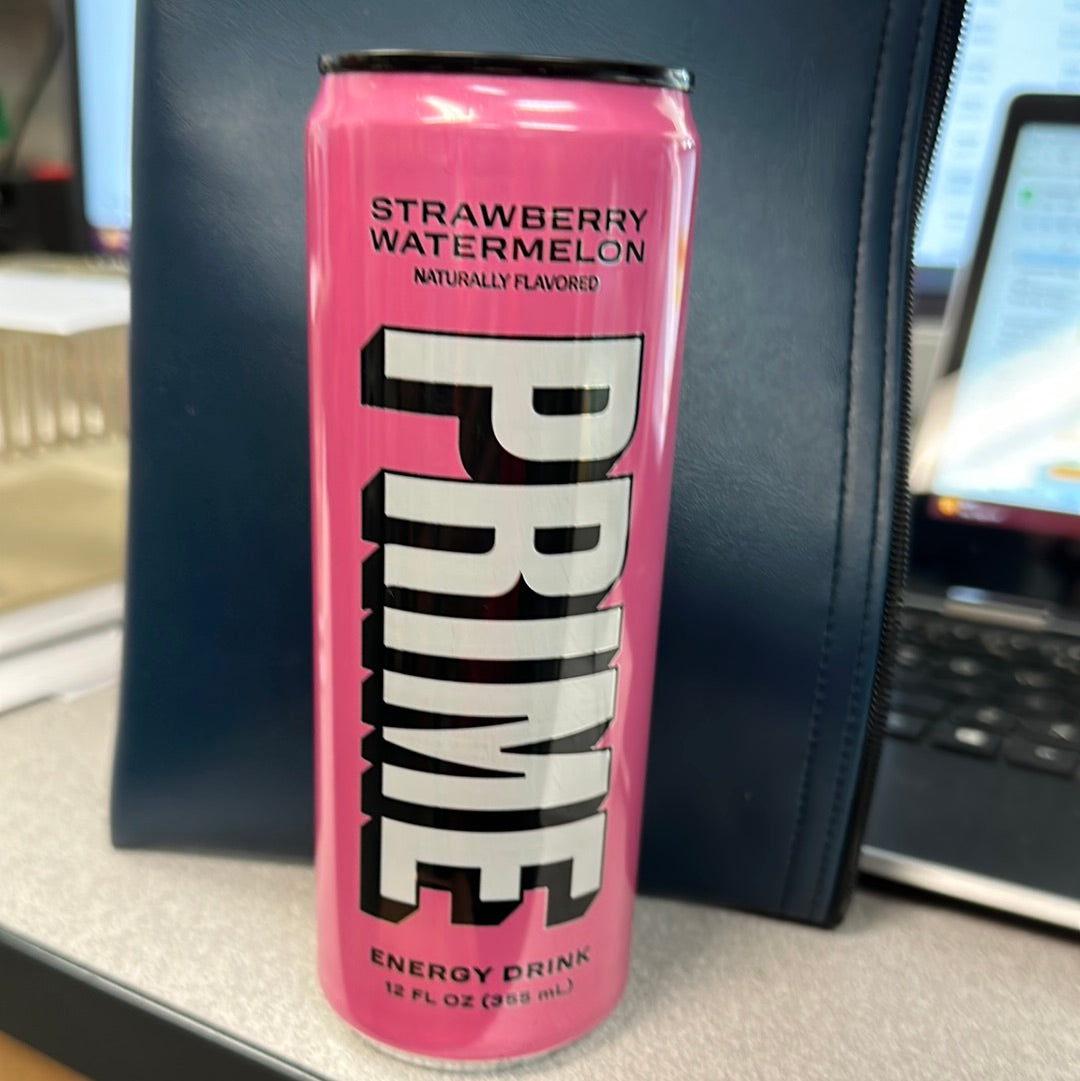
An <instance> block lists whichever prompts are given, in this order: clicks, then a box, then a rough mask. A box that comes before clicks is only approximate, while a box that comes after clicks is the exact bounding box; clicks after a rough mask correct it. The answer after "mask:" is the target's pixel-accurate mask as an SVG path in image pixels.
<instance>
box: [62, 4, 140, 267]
mask: <svg viewBox="0 0 1080 1081" xmlns="http://www.w3.org/2000/svg"><path fill="white" fill-rule="evenodd" d="M74 10H75V48H76V68H77V72H78V101H79V131H80V137H81V148H80V149H81V159H82V162H81V164H82V187H83V207H84V213H85V216H86V221H87V224H88V225H89V226H90V229H91V231H92V238H93V241H94V243H95V246H96V247H98V248H99V249H101V250H104V251H126V250H127V246H128V237H129V233H130V230H131V108H132V79H133V70H134V59H135V0H76V2H75V5H74Z"/></svg>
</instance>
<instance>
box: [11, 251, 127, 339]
mask: <svg viewBox="0 0 1080 1081" xmlns="http://www.w3.org/2000/svg"><path fill="white" fill-rule="evenodd" d="M130 319H131V287H130V285H129V283H128V281H127V279H126V278H122V277H119V276H116V277H114V276H112V275H104V274H102V275H98V274H74V273H57V272H53V271H46V270H20V269H15V268H7V267H4V268H0V329H2V330H22V331H27V332H30V333H36V334H59V335H68V334H78V333H80V332H82V331H85V330H99V329H101V328H103V327H116V326H126V325H127V323H128V322H129V321H130Z"/></svg>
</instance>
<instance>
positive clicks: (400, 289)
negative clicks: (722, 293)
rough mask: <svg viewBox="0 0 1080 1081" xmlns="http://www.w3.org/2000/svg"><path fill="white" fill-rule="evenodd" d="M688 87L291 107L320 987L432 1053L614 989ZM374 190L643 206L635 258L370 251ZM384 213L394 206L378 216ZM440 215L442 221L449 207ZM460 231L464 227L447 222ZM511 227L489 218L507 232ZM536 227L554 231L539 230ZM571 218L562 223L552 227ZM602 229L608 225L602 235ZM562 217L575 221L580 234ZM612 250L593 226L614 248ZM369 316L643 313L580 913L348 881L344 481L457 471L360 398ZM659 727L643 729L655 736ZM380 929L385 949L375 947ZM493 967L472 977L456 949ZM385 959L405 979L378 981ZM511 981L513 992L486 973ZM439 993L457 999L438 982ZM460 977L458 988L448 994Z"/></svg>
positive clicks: (352, 745) (437, 78)
mask: <svg viewBox="0 0 1080 1081" xmlns="http://www.w3.org/2000/svg"><path fill="white" fill-rule="evenodd" d="M695 143H696V135H695V132H694V128H693V124H692V121H691V119H690V115H689V109H688V101H687V97H686V95H684V94H682V93H679V92H676V91H668V90H659V89H652V88H647V87H640V86H617V85H611V84H600V83H586V82H577V81H560V80H549V79H535V78H525V77H498V78H496V77H490V76H479V75H477V76H471V75H470V76H466V75H444V74H429V75H424V74H421V75H415V74H366V73H350V74H335V75H331V76H328V77H326V78H324V79H323V84H322V89H321V91H320V94H319V97H318V100H317V101H316V104H315V106H314V109H313V111H312V113H311V116H310V119H309V124H308V147H307V182H308V251H309V320H310V370H311V447H312V490H313V513H314V582H315V634H316V680H317V733H316V760H317V773H316V780H317V808H316V826H317V833H316V866H317V880H318V881H317V889H318V923H319V927H318V937H319V947H318V949H319V972H320V978H321V981H322V985H323V988H324V990H325V992H326V995H327V997H328V998H329V1000H330V1002H331V1004H332V1005H333V1006H334V1008H335V1009H336V1010H337V1011H338V1012H339V1013H340V1014H341V1015H342V1016H343V1017H344V1018H345V1019H346V1020H348V1021H349V1022H350V1023H351V1024H353V1025H355V1026H356V1027H357V1028H358V1029H360V1030H361V1031H362V1032H364V1033H366V1034H367V1035H369V1036H370V1037H372V1038H373V1039H375V1040H377V1041H380V1042H382V1043H385V1044H389V1045H392V1046H393V1047H396V1048H400V1049H402V1050H404V1051H406V1052H409V1053H412V1054H416V1055H423V1056H431V1057H437V1058H446V1059H466V1060H500V1059H506V1058H512V1057H516V1056H522V1055H529V1054H534V1053H537V1052H541V1051H544V1050H546V1049H550V1048H553V1047H555V1046H558V1045H560V1044H563V1043H566V1042H568V1041H570V1040H572V1039H574V1038H576V1037H577V1036H580V1035H582V1034H583V1033H585V1032H586V1031H588V1030H589V1029H590V1028H592V1027H594V1026H595V1025H596V1024H597V1023H598V1022H599V1021H600V1020H601V1019H602V1018H603V1017H604V1016H605V1015H606V1014H608V1013H609V1012H610V1011H611V1009H612V1008H613V1007H614V1006H615V1004H616V1002H617V1001H618V998H619V995H620V993H621V991H622V987H623V984H624V981H625V978H626V971H627V962H628V953H629V944H630V922H631V913H632V907H633V900H634V887H635V879H636V873H637V854H638V843H639V833H640V820H641V806H642V795H643V788H644V776H645V758H646V745H647V738H648V724H649V716H650V708H651V694H652V682H653V667H654V656H655V648H656V632H657V618H658V608H659V600H660V586H661V575H662V565H663V557H664V539H665V531H666V524H667V512H668V497H669V490H670V474H671V463H672V446H673V439H674V434H675V409H676V400H677V385H678V371H679V357H680V351H681V344H682V321H683V311H684V305H683V302H682V301H683V297H682V293H683V288H684V283H685V278H686V270H687V259H688V251H689V238H690V229H691V218H692V205H693V193H694V184H695V169H696V153H697V151H696V145H695ZM377 196H384V197H407V198H414V199H429V200H439V201H442V202H444V203H445V204H447V205H448V206H453V205H455V204H457V203H458V202H459V201H460V202H469V203H470V204H473V205H475V204H477V203H479V202H483V201H487V202H501V203H503V204H506V205H509V204H516V205H519V206H520V205H524V204H535V205H539V206H544V207H552V206H569V207H581V206H590V207H599V208H607V207H615V208H627V207H633V208H646V209H647V211H648V213H647V215H646V216H645V218H644V221H643V223H642V228H641V232H640V238H641V239H643V240H644V243H645V245H646V248H645V250H646V257H645V259H644V261H643V262H642V263H626V262H620V263H618V264H615V265H611V266H588V267H580V266H576V265H574V264H567V265H563V264H559V263H544V264H542V265H541V264H535V263H531V262H529V263H522V264H513V263H509V262H508V263H500V262H499V261H497V260H491V259H489V260H485V261H480V260H466V259H460V258H459V259H455V258H453V256H452V254H450V253H448V252H446V251H443V252H442V253H441V254H440V255H439V256H438V257H435V256H432V255H431V254H430V253H429V254H425V255H424V256H423V257H420V256H417V255H415V254H410V255H408V256H403V255H398V254H395V255H390V254H387V253H385V252H380V253H375V252H374V251H373V250H372V243H371V240H370V234H369V227H371V226H372V225H378V224H380V223H377V222H374V221H372V217H371V207H372V199H373V198H375V197H377ZM394 225H395V226H399V227H400V225H401V223H400V221H398V220H395V222H394ZM450 231H451V232H452V231H454V230H453V229H451V230H450ZM460 231H461V232H468V233H475V232H485V230H484V229H482V228H481V229H479V230H477V229H474V228H472V227H471V226H467V225H466V226H463V227H462V229H461V230H460ZM513 232H514V231H513V230H509V231H505V230H504V231H503V235H507V236H510V235H512V234H513ZM540 235H542V236H544V237H549V236H550V235H551V234H550V233H548V232H542V233H541V234H540ZM555 235H558V236H566V237H569V238H570V239H571V240H575V239H577V238H578V235H579V234H578V233H576V232H567V233H559V234H555ZM616 235H618V234H616ZM583 239H584V240H585V241H587V242H589V243H592V244H595V243H596V237H594V236H587V237H583ZM612 250H613V249H612ZM417 266H423V267H434V268H446V269H449V270H458V271H461V270H468V271H475V272H477V273H481V272H487V273H509V274H510V275H511V276H512V275H513V274H515V273H526V274H528V275H529V276H534V275H536V274H537V273H545V274H549V275H550V274H555V273H567V272H570V273H588V274H595V275H596V276H597V277H598V278H599V288H598V289H597V290H596V291H594V292H554V291H553V292H545V291H542V290H535V289H534V290H527V289H524V288H513V287H511V286H510V285H509V283H508V286H507V287H506V288H503V289H492V288H484V287H480V286H473V287H448V286H440V285H421V284H417V283H416V281H415V278H414V268H415V267H417ZM381 326H396V327H404V328H416V329H425V330H437V331H442V332H454V333H461V334H477V335H480V334H485V335H507V336H523V337H524V336H551V337H593V336H603V335H612V336H623V335H633V334H643V335H644V352H643V367H642V378H641V389H640V401H639V409H638V421H637V425H636V429H635V432H634V435H633V439H632V441H631V443H630V445H629V447H628V448H627V450H626V451H625V453H624V454H623V455H622V456H621V458H620V459H619V460H618V462H617V464H616V465H615V466H614V468H613V470H612V471H611V472H612V475H621V474H632V476H633V478H634V479H633V497H632V502H631V512H630V513H631V517H630V540H629V548H628V553H627V558H626V563H625V569H624V572H623V575H622V577H621V579H620V580H619V581H618V582H617V584H616V585H615V587H614V588H613V589H612V591H611V592H610V594H609V595H608V597H607V598H606V599H605V601H604V602H603V605H604V606H605V607H606V606H610V605H622V606H624V625H623V631H622V639H621V647H620V651H619V653H618V655H617V657H616V659H615V662H614V663H615V665H616V666H617V668H618V690H617V699H616V707H615V708H616V712H615V719H614V722H613V723H612V724H611V726H610V728H609V729H608V730H607V732H606V733H605V735H604V737H603V741H602V743H601V746H606V747H610V748H611V749H612V752H613V754H612V766H611V783H610V790H609V794H608V796H607V799H606V802H605V804H604V810H606V812H607V824H606V837H605V847H604V864H603V878H602V885H601V888H600V890H599V893H598V894H597V896H596V897H595V899H594V900H593V902H592V904H591V907H590V908H589V909H588V911H587V912H586V913H585V915H584V916H582V917H580V918H578V919H576V920H571V921H570V922H567V923H564V924H560V925H556V926H552V927H547V926H545V903H546V901H545V891H544V890H543V889H535V890H529V891H526V893H525V899H524V901H523V903H522V904H521V905H520V906H519V907H518V908H517V909H516V911H514V912H513V913H512V914H511V915H510V916H508V917H507V918H506V919H505V920H504V921H503V923H501V924H500V925H497V926H469V925H460V924H452V923H451V922H450V897H449V894H447V893H446V892H445V891H441V890H429V889H424V890H422V891H421V893H420V906H419V908H418V910H417V911H415V912H413V913H412V914H411V915H409V916H408V917H406V918H405V919H404V920H402V921H401V922H400V923H396V924H395V923H391V922H387V921H384V920H382V919H379V918H376V917H374V916H371V915H368V914H366V913H365V912H363V911H361V909H360V906H359V902H358V882H359V877H360V866H359V844H360V841H359V836H360V827H361V825H362V823H363V821H364V819H363V817H362V815H361V812H360V782H361V775H362V771H363V768H364V763H363V760H362V758H361V756H360V741H361V738H362V736H363V734H364V733H365V732H366V731H367V730H368V729H367V727H366V726H365V724H364V718H363V717H362V716H361V684H362V681H363V680H364V678H365V675H366V670H365V669H364V668H363V667H362V666H361V623H362V610H361V568H362V564H363V561H364V559H365V558H366V557H367V556H368V555H370V553H371V551H372V548H373V546H372V545H371V544H368V543H366V542H365V541H363V540H362V539H361V536H360V500H361V492H362V490H363V488H364V485H365V484H366V483H367V482H368V481H369V480H370V478H371V477H372V476H373V475H374V474H376V473H377V472H378V471H379V470H380V469H389V470H395V471H400V472H405V473H421V474H425V473H426V474H429V475H430V474H432V473H433V472H435V471H437V472H438V473H439V474H441V475H442V476H445V477H455V478H462V479H467V474H466V472H465V470H464V467H463V465H462V461H461V458H460V454H459V451H458V440H457V427H458V421H457V418H456V417H454V416H433V415H423V414H415V413H408V412H399V411H391V410H383V409H373V408H368V407H364V406H362V405H361V404H360V386H359V375H360V371H359V354H360V350H361V347H362V346H363V345H364V344H365V343H366V342H368V340H369V339H370V338H371V337H372V336H373V334H375V332H376V331H377V330H378V329H379V328H380V327H381ZM656 738H659V739H662V738H663V732H658V733H657V737H656ZM373 949H374V950H375V951H383V954H382V955H380V954H378V953H375V954H373V952H372V951H373ZM582 949H586V951H587V954H588V958H589V959H588V961H587V962H586V963H582V964H580V965H579V966H578V967H576V968H574V969H573V971H572V972H571V973H569V975H570V976H571V977H572V989H571V990H570V992H569V993H563V994H559V995H549V996H545V997H543V998H541V997H540V991H541V990H544V989H548V990H550V989H551V988H553V987H555V986H556V985H559V986H562V987H564V988H565V986H566V979H565V974H564V976H563V977H562V978H561V979H557V978H550V979H549V978H544V979H540V978H536V979H532V980H523V979H522V980H514V981H510V982H506V981H505V980H503V979H502V974H503V970H504V967H505V966H506V965H508V964H518V963H522V964H523V965H524V963H527V962H529V961H543V960H545V959H547V958H552V957H556V956H558V955H561V954H571V953H574V954H575V955H576V951H579V950H582ZM388 954H394V955H395V956H401V957H405V958H409V959H419V960H421V961H422V962H423V963H424V965H425V966H426V965H427V964H429V963H431V962H437V963H439V964H442V965H445V966H446V967H447V969H449V968H451V967H453V966H464V967H468V968H471V969H473V970H474V971H473V974H472V976H471V977H470V979H469V980H468V981H465V982H461V983H455V982H450V981H449V980H447V979H439V978H431V976H430V974H429V973H428V972H427V969H426V968H425V973H426V974H425V975H423V976H414V975H410V974H409V973H408V972H406V973H404V974H400V973H397V972H392V971H388V970H387V969H386V968H385V967H384V966H382V965H379V964H376V963H373V960H372V959H373V956H375V957H378V956H384V955H388ZM486 967H490V968H491V970H492V971H491V972H490V973H489V974H488V976H487V977H486V980H485V981H484V982H483V983H481V982H480V981H479V978H478V976H477V975H476V973H475V969H476V968H481V969H482V968H486ZM388 981H390V982H396V983H399V984H400V985H402V986H403V988H404V996H403V997H397V996H395V995H394V994H393V993H391V992H390V991H388ZM523 990H528V991H530V992H531V993H530V995H529V1002H528V1004H520V1003H517V1002H516V1003H515V1004H514V1005H506V1004H505V999H504V1000H502V1002H501V1003H500V1004H497V1005H492V1003H493V1002H495V1000H494V999H492V998H490V997H488V998H487V999H486V1001H487V1005H485V1004H484V1003H485V997H484V996H491V995H492V994H499V995H505V994H506V993H507V992H509V991H513V992H518V993H519V992H521V991H523ZM447 995H451V996H453V995H457V996H458V997H459V1000H458V1002H457V1003H456V1004H454V999H453V997H451V998H450V999H449V1000H447V998H446V996H447ZM465 996H472V998H471V1005H468V1006H466V1005H464V1003H463V1002H462V1001H460V1000H461V999H462V998H464V997H465Z"/></svg>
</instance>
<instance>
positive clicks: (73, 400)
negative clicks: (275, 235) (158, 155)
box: [0, 0, 135, 711]
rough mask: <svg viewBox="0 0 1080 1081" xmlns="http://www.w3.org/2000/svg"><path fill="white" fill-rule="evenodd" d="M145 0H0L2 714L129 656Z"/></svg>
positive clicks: (99, 675)
mask: <svg viewBox="0 0 1080 1081" xmlns="http://www.w3.org/2000/svg"><path fill="white" fill-rule="evenodd" d="M134 8H135V5H134V0H0V711H2V710H4V709H10V708H13V707H15V706H18V705H21V704H23V703H25V702H27V701H31V700H33V699H35V698H40V697H47V696H49V695H54V694H64V693H74V692H76V691H79V690H82V689H85V688H87V687H90V686H94V685H96V684H99V683H102V682H105V681H107V680H109V679H112V678H115V675H116V673H117V670H118V665H119V648H120V624H121V618H122V609H123V590H122V586H121V581H122V577H123V552H124V534H125V514H126V503H127V472H128V442H127V430H128V390H127V387H128V350H127V328H128V320H129V306H130V304H129V287H128V280H127V259H126V253H127V251H128V248H129V241H130V228H131V111H132V89H131V88H132V68H133V60H134ZM3 253H6V254H3Z"/></svg>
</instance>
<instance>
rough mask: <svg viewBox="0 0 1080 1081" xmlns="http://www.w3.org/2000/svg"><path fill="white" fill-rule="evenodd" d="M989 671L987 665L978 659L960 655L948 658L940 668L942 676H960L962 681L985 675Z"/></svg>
mask: <svg viewBox="0 0 1080 1081" xmlns="http://www.w3.org/2000/svg"><path fill="white" fill-rule="evenodd" d="M989 671H990V667H989V665H987V664H986V663H985V662H984V661H981V660H979V658H978V657H969V656H964V655H962V654H961V655H960V656H957V657H949V659H948V660H947V661H945V663H944V665H943V666H942V672H943V674H947V675H953V676H960V677H961V678H962V679H974V678H975V677H976V676H982V675H986V674H987V673H988V672H989Z"/></svg>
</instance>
